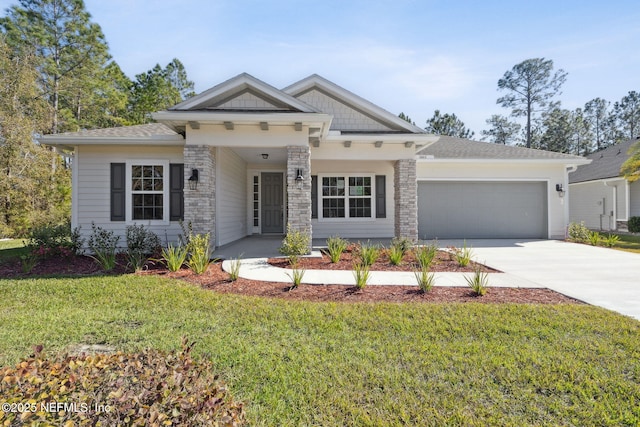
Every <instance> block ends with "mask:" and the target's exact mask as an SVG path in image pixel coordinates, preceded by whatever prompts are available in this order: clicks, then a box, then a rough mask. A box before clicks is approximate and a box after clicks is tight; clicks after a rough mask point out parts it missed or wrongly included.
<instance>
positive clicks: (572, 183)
mask: <svg viewBox="0 0 640 427" xmlns="http://www.w3.org/2000/svg"><path fill="white" fill-rule="evenodd" d="M609 181H626V179H625V178H624V177H622V176H620V177H616V178H601V179H594V180H591V181H580V182H570V183H569V185H582V184H594V183H597V182H609Z"/></svg>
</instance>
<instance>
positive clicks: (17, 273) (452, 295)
mask: <svg viewBox="0 0 640 427" xmlns="http://www.w3.org/2000/svg"><path fill="white" fill-rule="evenodd" d="M279 261H280V262H282V260H279ZM118 262H119V265H118V267H116V269H115V270H114V271H112V272H111V273H109V274H123V273H126V272H127V270H126V259H125V258H124V257H120V258H119V259H118ZM344 263H345V265H348V266H349V267H350V265H351V264H349V261H348V260H345V261H344ZM314 265H315V266H316V267H315V268H318V267H317V266H318V265H319V264H314ZM304 268H308V267H306V266H305V267H304ZM404 269H405V270H406V266H405V267H404ZM434 271H442V270H434ZM456 271H471V270H456ZM102 274H105V273H103V272H102V271H101V270H100V267H99V266H98V265H97V263H96V262H95V261H94V260H93V259H91V258H90V257H84V256H77V257H68V258H62V257H51V258H48V259H45V260H40V261H39V262H38V264H37V265H36V266H35V267H34V268H33V270H32V271H31V272H30V273H28V274H25V273H23V272H22V269H21V267H20V263H19V262H11V263H5V264H3V265H0V277H3V278H9V277H12V278H28V277H38V276H51V275H65V276H87V275H89V276H90V275H102ZM136 274H140V275H150V274H152V275H157V276H159V277H168V278H172V279H179V280H184V281H187V282H190V283H193V284H195V285H198V286H201V287H202V288H204V289H209V290H211V291H214V292H220V293H227V294H239V295H252V296H260V297H272V298H283V299H288V300H305V301H338V302H378V301H384V302H398V303H403V302H431V303H450V302H460V303H464V302H480V303H525V304H582V302H580V301H578V300H575V299H573V298H569V297H567V296H564V295H562V294H559V293H557V292H554V291H551V290H549V289H522V288H489V290H488V292H487V294H486V295H484V296H482V297H477V296H475V295H474V293H473V292H472V291H471V289H469V288H461V287H440V286H436V287H434V288H433V289H432V290H431V291H430V292H428V293H426V294H422V293H420V292H419V291H418V289H417V288H416V287H415V286H378V285H375V286H373V285H372V286H367V287H366V288H365V289H363V290H357V289H356V288H355V287H352V286H343V285H305V284H302V285H301V286H299V287H298V288H296V289H290V284H287V283H274V282H262V281H255V280H248V279H242V278H240V279H238V280H237V281H235V282H232V281H231V280H230V278H229V274H228V273H227V272H225V271H223V270H222V264H221V262H216V263H213V264H211V265H210V266H209V268H208V270H207V271H206V272H205V273H204V274H201V275H197V274H194V273H193V272H192V271H191V270H188V269H184V268H183V269H182V270H180V271H177V272H175V273H172V272H169V271H168V270H167V269H166V268H165V267H164V266H163V265H162V264H161V263H159V262H151V263H149V264H148V266H147V269H146V270H145V271H142V272H140V273H136Z"/></svg>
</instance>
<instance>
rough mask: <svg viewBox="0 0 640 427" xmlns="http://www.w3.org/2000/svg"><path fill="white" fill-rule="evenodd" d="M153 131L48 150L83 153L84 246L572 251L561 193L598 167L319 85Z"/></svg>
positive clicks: (251, 97) (248, 94) (164, 115)
mask: <svg viewBox="0 0 640 427" xmlns="http://www.w3.org/2000/svg"><path fill="white" fill-rule="evenodd" d="M153 117H154V119H155V120H156V121H157V122H158V123H155V124H149V125H140V126H130V127H120V128H111V129H99V130H90V131H82V132H76V133H66V134H58V135H47V136H44V137H42V138H40V141H41V142H42V143H45V144H49V145H54V146H57V147H59V148H61V149H63V150H66V151H68V152H73V173H72V180H73V194H72V198H73V204H72V226H73V227H77V226H80V227H81V231H82V232H83V234H84V235H85V236H86V235H88V234H89V233H90V231H91V223H92V222H95V223H96V225H99V226H101V227H103V228H107V229H111V230H114V231H115V232H117V233H118V234H120V235H122V236H124V231H125V228H126V226H127V225H129V224H134V223H138V224H145V225H147V226H149V227H150V229H151V230H153V231H154V232H156V233H157V234H158V235H159V236H160V237H161V238H163V239H165V240H167V241H174V240H176V239H177V236H178V234H180V232H181V230H180V225H179V221H180V220H184V221H185V222H186V223H189V222H190V223H191V224H192V227H193V231H194V232H195V233H205V232H210V233H211V234H212V236H213V242H214V244H215V245H216V246H220V245H224V244H227V243H230V242H233V241H235V240H237V239H240V238H242V237H245V236H247V235H252V234H283V233H284V232H285V231H286V226H287V224H290V225H291V227H292V229H294V230H303V231H305V230H306V231H307V232H309V233H312V235H313V237H315V238H326V237H329V236H332V235H340V236H342V237H347V238H364V239H366V238H376V237H380V238H389V237H393V236H402V237H408V238H410V239H414V240H415V239H417V238H421V239H422V238H433V237H440V238H454V237H459V238H473V237H514V238H531V237H534V238H548V237H551V238H553V237H563V236H564V232H565V227H566V224H567V222H568V210H567V206H566V205H565V204H564V199H563V198H562V197H560V196H559V193H558V192H556V185H561V186H563V188H566V187H567V184H568V182H567V168H571V167H575V166H576V165H580V164H584V163H585V162H586V161H585V160H584V159H583V158H581V157H576V156H568V155H563V154H558V153H549V152H543V151H537V150H529V149H525V148H516V147H505V146H500V145H495V144H489V143H481V142H474V141H467V140H459V139H454V138H448V137H442V138H440V137H438V136H436V135H431V134H427V133H425V131H424V130H423V129H421V128H419V127H416V126H415V125H412V124H410V123H408V122H406V121H404V120H402V119H400V118H398V117H397V116H396V115H394V114H391V113H389V112H388V111H386V110H384V109H382V108H380V107H378V106H376V105H374V104H372V103H370V102H368V101H366V100H364V99H362V98H361V97H359V96H357V95H355V94H353V93H351V92H349V91H347V90H345V89H343V88H341V87H339V86H337V85H336V84H334V83H332V82H330V81H328V80H326V79H324V78H322V77H320V76H317V75H312V76H310V77H308V78H306V79H303V80H301V81H299V82H297V83H294V84H293V85H291V86H288V87H286V88H284V89H281V90H279V89H276V88H274V87H273V86H270V85H268V84H266V83H264V82H262V81H260V80H258V79H256V78H254V77H252V76H250V75H248V74H241V75H239V76H237V77H234V78H232V79H230V80H228V81H226V82H224V83H221V84H219V85H217V86H215V87H213V88H211V89H209V90H207V91H205V92H203V93H201V94H199V95H197V96H195V97H193V98H190V99H188V100H186V101H184V102H182V103H181V104H178V105H176V106H174V107H172V108H170V109H168V110H166V111H161V112H158V113H155V114H154V115H153ZM196 178H197V181H196ZM194 184H197V187H196V186H195V185H194ZM562 194H563V193H562Z"/></svg>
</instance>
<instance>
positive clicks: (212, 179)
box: [184, 145, 216, 249]
mask: <svg viewBox="0 0 640 427" xmlns="http://www.w3.org/2000/svg"><path fill="white" fill-rule="evenodd" d="M214 153H215V148H214V147H209V146H207V145H185V146H184V222H185V224H189V223H191V227H192V229H193V233H194V234H206V233H209V234H210V235H211V240H210V241H211V249H214V247H215V241H216V240H215V230H216V228H215V224H216V161H215V160H216V159H215V154H214ZM191 169H198V175H199V180H198V188H197V189H196V190H190V189H189V177H190V176H191Z"/></svg>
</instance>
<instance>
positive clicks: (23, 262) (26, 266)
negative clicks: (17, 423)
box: [20, 253, 38, 274]
mask: <svg viewBox="0 0 640 427" xmlns="http://www.w3.org/2000/svg"><path fill="white" fill-rule="evenodd" d="M36 264H38V256H37V255H35V254H34V253H30V254H28V255H22V256H21V257H20V267H21V268H22V272H23V273H25V274H28V273H31V271H32V270H33V268H34V267H35V266H36Z"/></svg>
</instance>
